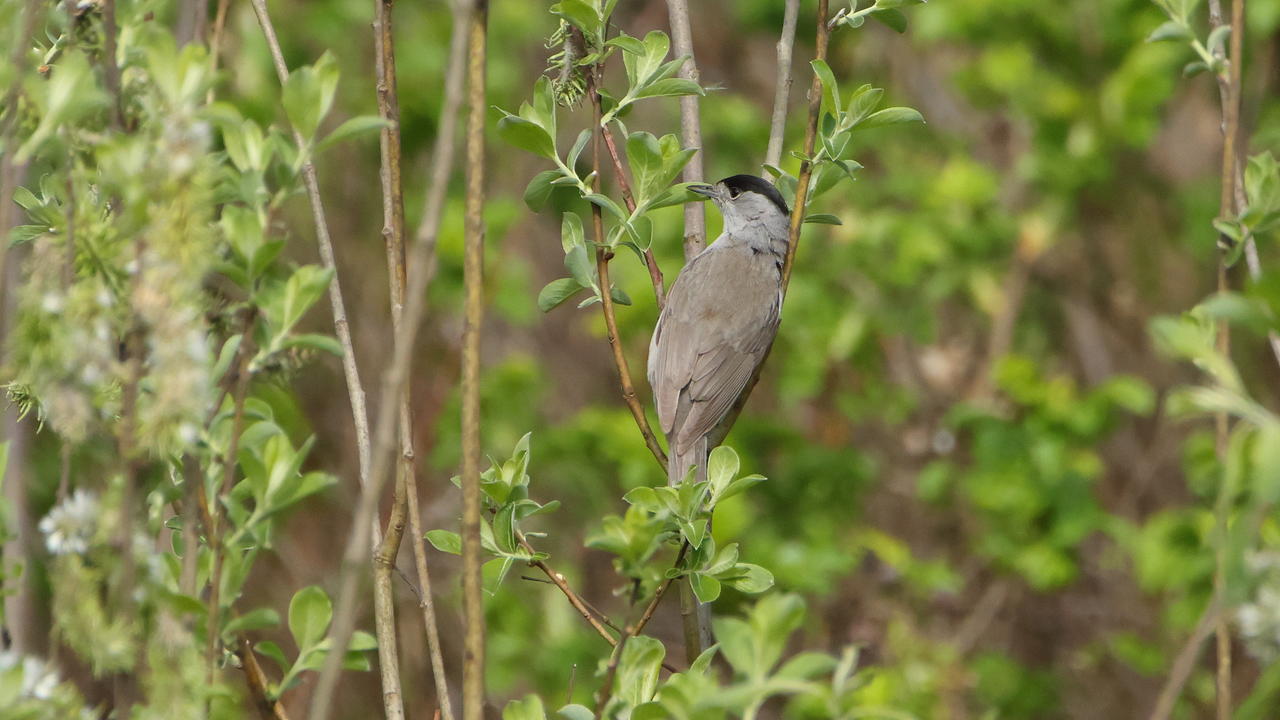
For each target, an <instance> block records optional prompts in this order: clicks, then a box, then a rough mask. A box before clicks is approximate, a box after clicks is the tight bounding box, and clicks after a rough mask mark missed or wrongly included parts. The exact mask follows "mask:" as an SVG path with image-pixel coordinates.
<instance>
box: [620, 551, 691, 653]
mask: <svg viewBox="0 0 1280 720" xmlns="http://www.w3.org/2000/svg"><path fill="white" fill-rule="evenodd" d="M688 552H689V543H688V541H686V542H684V543H683V544H681V545H680V553H679V554H678V555H676V561H675V563H674V567H680V562H681V561H683V560H684V556H685V554H686V553H688ZM672 580H674V578H667V579H666V580H663V581H662V584H661V585H659V586H658V590H657V591H656V592H655V593H654V594H653V599H652V600H650V601H649V604H648V605H646V606H645V608H644V612H643V613H641V614H640V619H639V620H637V621H636V624H635V625H634V626H632V629H631V634H632V635H639V634H640V631H642V630H644V626H645V625H648V624H649V621H650V620H652V619H653V614H654V613H655V612H657V610H658V603H660V602H662V598H663V596H664V595H666V594H667V588H670V587H671V582H672Z"/></svg>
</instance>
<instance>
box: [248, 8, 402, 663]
mask: <svg viewBox="0 0 1280 720" xmlns="http://www.w3.org/2000/svg"><path fill="white" fill-rule="evenodd" d="M250 3H251V5H252V6H253V12H254V15H256V16H257V18H258V25H259V26H260V27H261V28H262V34H263V37H264V38H266V41H267V48H268V49H269V50H270V51H271V61H272V64H274V65H275V69H276V77H278V78H279V80H280V84H281V86H283V85H284V83H285V81H286V80H288V79H289V66H288V65H286V64H285V61H284V54H283V52H282V51H281V50H280V41H279V39H278V38H277V37H276V30H275V26H274V25H273V24H272V22H271V15H270V13H269V12H268V11H267V2H266V0H250ZM293 139H294V142H296V143H297V145H298V147H299V148H305V147H306V139H305V138H303V137H302V134H301V133H300V132H298V130H297V129H296V128H295V129H294V131H293ZM302 180H303V184H304V185H305V186H306V189H307V198H308V200H309V201H310V203H311V216H312V219H313V220H314V222H315V226H316V245H317V247H318V249H319V251H320V263H321V265H323V266H324V267H325V268H326V269H328V270H331V271H333V280H332V281H330V283H329V305H330V308H331V310H332V312H333V328H334V333H335V334H336V335H337V337H338V344H339V345H341V346H342V370H343V374H344V375H345V376H346V380H347V395H348V397H349V399H350V402H351V420H352V423H353V424H354V426H355V432H356V451H357V455H358V457H359V461H360V485H361V488H362V490H363V491H365V492H367V491H368V489H369V487H370V482H369V473H370V459H369V456H370V452H371V450H370V441H369V413H368V410H367V409H366V408H365V396H364V386H363V385H362V384H361V383H360V371H359V369H358V368H357V367H356V354H355V346H354V345H353V344H352V342H351V328H350V325H349V323H348V322H347V306H346V303H345V302H344V301H343V299H342V285H341V283H340V282H339V281H338V268H337V261H336V259H335V257H334V253H333V240H332V239H331V238H330V237H329V223H328V221H327V220H326V219H325V211H324V202H323V201H322V200H321V197H320V181H319V180H318V179H317V177H316V166H315V163H314V162H312V161H311V160H307V161H306V162H305V163H303V165H302ZM366 525H367V527H368V528H369V529H368V530H366V532H368V533H370V534H371V537H372V538H373V542H374V543H377V542H378V541H379V535H380V533H379V531H378V528H377V526H376V525H374V523H372V522H371V521H370V522H368V523H366ZM335 655H341V653H335Z"/></svg>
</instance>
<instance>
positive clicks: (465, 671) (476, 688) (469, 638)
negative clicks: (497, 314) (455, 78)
mask: <svg viewBox="0 0 1280 720" xmlns="http://www.w3.org/2000/svg"><path fill="white" fill-rule="evenodd" d="M488 18H489V2H488V0H478V2H476V8H475V13H474V14H473V15H472V17H471V47H470V50H469V57H470V60H469V62H468V63H467V86H468V94H469V99H468V103H467V104H468V113H467V203H466V240H465V247H466V250H465V254H464V256H463V257H464V260H463V275H464V281H465V284H466V312H465V318H466V319H465V323H464V325H463V329H462V562H463V575H462V596H463V610H464V612H463V617H464V619H465V621H466V639H465V642H464V645H463V647H464V650H465V652H464V656H463V665H462V717H463V720H483V718H484V588H483V587H482V585H481V577H480V565H481V562H482V559H481V556H480V554H481V548H480V326H481V323H482V322H483V321H484V305H483V302H484V126H485V89H486V88H485V61H486V55H485V54H486V50H487V47H486V40H487V38H486V36H485V30H486V24H487V21H488Z"/></svg>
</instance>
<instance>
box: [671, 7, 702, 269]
mask: <svg viewBox="0 0 1280 720" xmlns="http://www.w3.org/2000/svg"><path fill="white" fill-rule="evenodd" d="M667 17H668V22H669V24H670V25H671V44H672V46H673V49H674V50H675V54H676V56H678V57H686V58H688V60H686V61H685V62H684V65H683V66H681V68H680V77H682V78H685V79H688V80H692V81H694V82H698V81H699V78H700V75H699V74H698V62H697V59H696V58H695V57H694V55H693V33H692V31H691V30H690V29H689V3H688V0H667ZM698 100H699V98H698V96H697V95H685V96H683V97H681V98H680V142H681V144H682V145H684V147H687V148H695V149H696V150H697V151H698V152H696V153H694V155H693V158H692V159H691V160H689V164H688V165H685V166H684V173H683V174H682V177H683V179H684V181H685V182H703V181H704V180H705V178H704V177H703V171H702V123H701V121H700V120H699V119H698ZM706 246H707V211H706V207H705V206H704V205H703V204H702V203H700V202H692V203H685V205H684V259H685V261H686V262H688V261H689V260H691V259H693V256H694V255H697V254H698V253H700V252H702V249H703V248H705V247H706Z"/></svg>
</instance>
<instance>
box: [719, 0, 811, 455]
mask: <svg viewBox="0 0 1280 720" xmlns="http://www.w3.org/2000/svg"><path fill="white" fill-rule="evenodd" d="M817 23H818V29H817V39H816V41H815V46H816V47H815V50H814V59H815V60H826V59H827V40H828V39H829V38H830V35H831V29H830V28H829V27H828V25H827V0H818V13H817ZM808 97H809V116H808V121H807V123H806V125H805V132H804V156H805V157H806V158H808V157H813V150H814V148H815V146H816V145H817V140H818V117H819V115H820V114H821V111H822V81H821V80H819V79H818V76H817V75H816V74H815V75H814V76H813V80H812V81H811V82H810V83H809V95H808ZM812 175H813V165H812V163H810V162H809V161H808V160H803V161H801V163H800V174H799V176H798V177H797V179H796V197H795V201H794V203H793V205H792V208H791V225H790V226H789V228H788V232H787V256H786V258H785V260H784V261H783V264H782V294H783V299H784V300H785V299H786V293H787V285H789V284H790V283H791V268H792V266H793V265H794V264H795V259H796V247H797V246H798V245H799V244H800V228H801V227H802V226H803V223H804V209H805V204H806V203H807V202H808V198H809V180H810V179H811V177H812ZM772 351H773V345H772V344H770V345H769V348H768V349H767V350H765V356H764V358H762V359H761V360H760V364H759V365H757V366H756V370H755V373H753V374H752V375H751V379H750V380H748V381H747V385H746V387H744V388H743V389H742V394H740V395H739V396H738V399H737V400H735V401H734V403H733V407H731V408H729V412H728V414H727V415H726V416H725V420H724V422H721V423H720V425H719V426H718V429H717V430H716V431H715V432H714V433H713V434H712V435H711V436H709V437H708V438H707V445H708V447H715V446H716V445H719V444H720V442H721V441H722V440H724V437H725V435H727V434H728V433H729V430H730V428H732V427H733V423H734V422H735V421H736V420H737V417H738V415H739V414H741V413H742V408H743V407H745V406H746V404H747V400H748V399H749V398H750V397H751V391H752V390H754V389H755V387H756V383H757V382H759V381H760V373H761V371H762V370H764V366H765V363H766V362H768V360H769V353H771V352H772Z"/></svg>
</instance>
